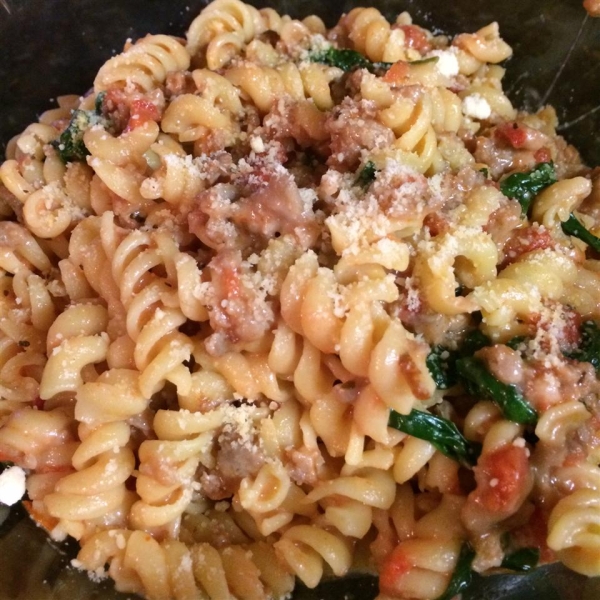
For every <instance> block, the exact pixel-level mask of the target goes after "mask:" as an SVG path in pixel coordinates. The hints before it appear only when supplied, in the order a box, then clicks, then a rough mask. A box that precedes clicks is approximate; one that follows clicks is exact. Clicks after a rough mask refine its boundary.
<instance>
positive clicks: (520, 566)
mask: <svg viewBox="0 0 600 600" xmlns="http://www.w3.org/2000/svg"><path fill="white" fill-rule="evenodd" d="M539 561H540V551H539V550H538V548H519V550H515V551H514V552H512V553H511V554H507V555H506V556H505V557H504V558H503V559H502V564H501V565H500V566H501V567H502V568H504V569H510V570H511V571H522V572H527V571H531V570H533V569H535V567H537V564H538V562H539Z"/></svg>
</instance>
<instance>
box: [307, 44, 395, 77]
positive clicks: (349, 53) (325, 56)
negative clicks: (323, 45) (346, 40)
mask: <svg viewBox="0 0 600 600" xmlns="http://www.w3.org/2000/svg"><path fill="white" fill-rule="evenodd" d="M310 60H311V61H312V62H318V63H323V64H325V65H328V66H330V67H337V68H338V69H342V71H353V70H354V69H368V70H369V71H371V72H373V71H376V70H385V69H389V68H390V67H391V66H392V65H393V64H394V63H386V62H371V61H370V60H369V59H368V58H366V57H364V56H363V55H362V54H361V53H360V52H356V50H349V49H348V48H327V50H323V51H322V52H316V53H314V54H312V55H311V56H310Z"/></svg>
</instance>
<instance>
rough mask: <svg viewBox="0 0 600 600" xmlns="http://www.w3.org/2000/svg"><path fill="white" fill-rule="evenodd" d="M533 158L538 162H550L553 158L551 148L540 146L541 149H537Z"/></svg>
mask: <svg viewBox="0 0 600 600" xmlns="http://www.w3.org/2000/svg"><path fill="white" fill-rule="evenodd" d="M533 159H534V160H535V162H536V163H545V162H550V161H551V160H552V155H551V154H550V150H548V148H540V149H539V150H536V151H535V154H534V155H533Z"/></svg>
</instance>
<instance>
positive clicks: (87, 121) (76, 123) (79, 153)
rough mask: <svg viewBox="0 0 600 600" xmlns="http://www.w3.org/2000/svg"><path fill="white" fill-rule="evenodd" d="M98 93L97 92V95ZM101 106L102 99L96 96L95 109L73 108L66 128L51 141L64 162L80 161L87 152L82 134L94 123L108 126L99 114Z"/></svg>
mask: <svg viewBox="0 0 600 600" xmlns="http://www.w3.org/2000/svg"><path fill="white" fill-rule="evenodd" d="M100 95H101V94H98V97H100ZM101 108H102V100H100V101H99V100H98V98H96V110H79V109H78V110H74V111H73V114H72V115H71V120H70V121H69V124H68V125H67V127H66V129H65V130H64V131H63V132H62V133H61V134H60V137H59V138H58V140H55V141H53V142H52V146H54V148H55V149H56V151H57V152H58V155H59V156H60V158H61V160H62V161H63V162H64V163H65V164H66V163H69V162H82V161H84V160H85V157H86V156H87V155H88V154H89V152H88V149H87V148H86V147H85V144H84V143H83V134H84V133H85V131H86V130H87V129H89V128H90V127H92V126H94V125H102V126H103V127H108V125H109V123H108V121H107V120H106V119H105V118H104V117H103V116H102V115H101V114H99V113H100V110H101Z"/></svg>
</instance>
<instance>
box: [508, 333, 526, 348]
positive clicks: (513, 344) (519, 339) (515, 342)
mask: <svg viewBox="0 0 600 600" xmlns="http://www.w3.org/2000/svg"><path fill="white" fill-rule="evenodd" d="M526 339H527V337H526V336H524V335H516V336H515V337H514V338H511V339H510V340H508V342H506V345H507V346H508V347H509V348H512V349H513V350H518V349H519V347H520V346H521V344H522V343H523V342H524V341H525V340H526Z"/></svg>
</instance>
